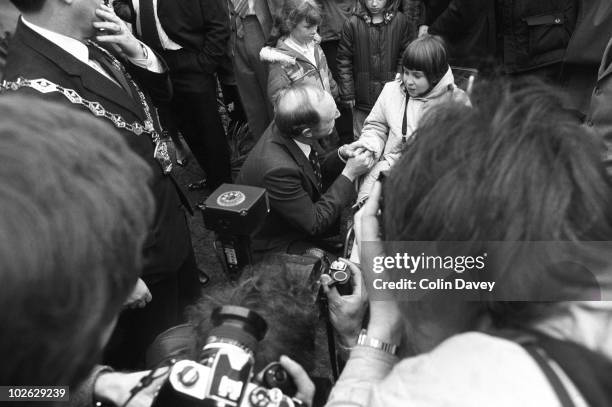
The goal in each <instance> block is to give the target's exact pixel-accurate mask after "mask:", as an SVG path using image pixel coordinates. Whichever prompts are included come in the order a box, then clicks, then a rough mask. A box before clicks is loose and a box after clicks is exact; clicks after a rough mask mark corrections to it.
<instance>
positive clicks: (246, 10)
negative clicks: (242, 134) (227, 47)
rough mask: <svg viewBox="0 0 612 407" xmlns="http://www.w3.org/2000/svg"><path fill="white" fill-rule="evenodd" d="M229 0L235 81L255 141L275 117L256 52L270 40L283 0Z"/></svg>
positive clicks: (266, 73) (264, 66)
mask: <svg viewBox="0 0 612 407" xmlns="http://www.w3.org/2000/svg"><path fill="white" fill-rule="evenodd" d="M228 3H229V6H230V26H231V30H232V37H231V55H232V62H233V64H234V73H235V75H236V84H237V85H238V91H239V92H240V99H241V100H242V106H244V110H245V112H246V116H247V120H248V122H249V129H250V130H251V133H252V134H253V136H254V138H255V140H257V139H259V137H261V135H262V134H263V132H264V131H265V130H266V128H267V127H268V125H269V124H270V122H271V121H272V118H273V117H274V113H273V111H272V106H271V104H270V99H269V98H268V67H267V66H266V65H265V64H264V63H263V62H262V61H261V60H260V59H259V51H260V50H261V48H262V47H263V46H264V45H265V44H266V42H267V41H268V40H269V39H270V34H271V31H272V27H273V25H274V24H273V21H274V18H275V17H279V16H280V13H281V8H282V6H283V0H228ZM272 45H276V44H272Z"/></svg>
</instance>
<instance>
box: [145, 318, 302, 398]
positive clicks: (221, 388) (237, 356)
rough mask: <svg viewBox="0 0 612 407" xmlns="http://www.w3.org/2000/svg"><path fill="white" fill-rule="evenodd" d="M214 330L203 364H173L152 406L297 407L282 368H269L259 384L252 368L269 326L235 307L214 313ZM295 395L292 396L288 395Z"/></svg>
mask: <svg viewBox="0 0 612 407" xmlns="http://www.w3.org/2000/svg"><path fill="white" fill-rule="evenodd" d="M212 322H213V325H214V328H213V329H212V330H211V331H210V334H209V336H208V337H207V339H206V344H205V345H204V346H203V348H202V352H201V354H200V360H199V361H198V362H196V361H193V360H180V361H178V362H176V363H174V364H173V365H172V366H171V368H170V372H169V375H168V378H167V380H166V382H165V383H164V385H162V387H161V389H160V391H159V393H158V395H157V397H156V399H155V401H154V403H153V407H294V406H301V405H302V403H301V402H300V401H299V400H297V399H293V398H291V396H293V395H295V392H296V391H297V389H296V386H295V384H294V383H293V380H292V379H291V377H290V376H289V374H288V373H287V372H286V371H285V370H284V369H283V367H282V366H281V365H280V364H279V363H272V364H270V365H268V366H266V367H265V368H264V369H263V371H262V373H261V374H260V375H258V376H261V379H260V380H257V379H256V378H255V377H254V373H253V366H254V363H255V351H256V349H257V344H258V342H259V341H260V340H261V339H263V337H264V335H265V333H266V330H267V325H266V322H265V321H264V319H263V318H262V317H261V316H259V315H258V314H257V313H255V312H253V311H251V310H249V309H246V308H243V307H237V306H224V307H219V308H215V310H213V313H212ZM289 392H293V394H286V393H289Z"/></svg>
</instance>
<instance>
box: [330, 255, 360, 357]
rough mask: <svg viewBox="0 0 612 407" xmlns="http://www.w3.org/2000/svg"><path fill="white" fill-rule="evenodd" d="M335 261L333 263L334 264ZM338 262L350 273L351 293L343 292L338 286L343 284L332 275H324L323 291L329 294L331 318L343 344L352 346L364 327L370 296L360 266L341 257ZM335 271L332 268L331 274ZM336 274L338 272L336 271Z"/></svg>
mask: <svg viewBox="0 0 612 407" xmlns="http://www.w3.org/2000/svg"><path fill="white" fill-rule="evenodd" d="M334 263H336V262H334ZM334 263H332V266H333V265H334ZM338 263H341V264H343V265H344V270H345V274H349V277H348V283H350V284H351V292H350V294H346V295H343V294H341V293H340V292H339V291H340V290H339V289H337V287H338V286H342V284H338V282H337V281H336V280H335V279H333V278H332V277H328V276H326V275H322V276H321V280H322V281H321V282H322V287H323V292H324V293H325V294H326V295H327V302H328V308H329V318H330V320H331V322H332V325H333V326H334V328H335V330H336V333H337V334H338V336H339V337H340V339H341V340H342V342H343V344H344V345H346V346H349V347H352V346H354V345H355V344H356V343H357V336H358V335H359V331H360V330H361V328H362V323H363V318H364V315H365V312H366V309H367V305H368V297H367V293H366V290H365V287H364V286H363V279H362V277H361V270H360V269H359V267H358V266H357V265H356V264H354V263H352V262H350V261H348V260H345V259H340V261H338ZM333 273H334V270H333V269H332V268H330V274H332V275H333ZM335 274H338V273H337V272H336V273H335ZM326 282H327V283H326ZM343 291H344V290H343ZM345 292H346V291H345Z"/></svg>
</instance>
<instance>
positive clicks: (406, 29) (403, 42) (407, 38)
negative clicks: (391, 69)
mask: <svg viewBox="0 0 612 407" xmlns="http://www.w3.org/2000/svg"><path fill="white" fill-rule="evenodd" d="M397 18H398V19H399V20H398V22H399V23H400V29H399V31H400V33H401V34H400V35H401V37H400V49H399V53H398V56H397V71H396V72H402V56H403V55H404V51H405V50H406V47H407V46H408V44H410V42H412V40H414V38H415V32H416V28H414V27H413V26H412V22H411V21H410V20H409V19H408V18H406V16H405V15H403V14H398V16H397Z"/></svg>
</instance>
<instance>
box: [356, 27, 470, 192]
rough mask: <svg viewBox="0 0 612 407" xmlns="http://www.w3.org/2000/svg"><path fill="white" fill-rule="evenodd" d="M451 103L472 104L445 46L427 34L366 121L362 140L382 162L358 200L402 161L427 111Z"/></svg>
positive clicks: (408, 55) (412, 47)
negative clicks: (395, 164)
mask: <svg viewBox="0 0 612 407" xmlns="http://www.w3.org/2000/svg"><path fill="white" fill-rule="evenodd" d="M448 101H455V102H458V103H463V104H466V105H468V106H470V105H471V104H470V100H469V97H468V96H467V95H466V94H465V92H464V91H463V90H461V89H459V88H458V87H457V86H456V85H455V82H454V78H453V73H452V71H451V69H450V66H449V65H448V60H447V53H446V49H445V47H444V43H443V42H442V40H441V39H440V38H439V37H435V36H432V35H429V34H426V35H424V36H422V37H420V38H418V39H416V40H414V41H413V42H411V43H410V44H409V45H408V47H407V48H406V51H405V52H404V55H403V56H402V75H401V78H400V79H398V80H395V81H393V82H389V83H387V84H386V85H385V87H384V89H383V90H382V92H381V94H380V96H379V97H378V99H377V100H376V103H375V104H374V107H373V108H372V111H371V112H370V114H369V115H368V117H367V118H366V120H365V123H364V125H363V130H362V132H361V137H360V138H359V140H360V141H362V142H363V144H364V145H365V146H366V147H367V148H368V149H369V150H370V151H372V152H373V153H374V157H375V159H377V160H378V162H377V163H376V164H375V165H374V166H373V167H372V169H371V170H370V172H369V173H368V174H367V175H366V176H365V177H364V179H363V180H362V183H361V185H360V188H359V193H358V197H357V199H358V200H363V199H365V197H367V196H368V194H369V192H370V189H371V188H372V185H374V182H375V181H376V179H377V178H378V175H379V173H380V172H381V171H385V170H388V169H390V168H391V166H392V165H393V164H394V163H395V162H396V161H397V160H398V158H399V157H400V155H401V151H402V148H403V147H404V146H405V145H406V143H407V141H408V140H409V139H410V137H412V134H413V132H414V131H415V130H416V128H417V126H418V124H419V120H420V119H421V117H423V115H424V114H425V112H426V111H427V110H428V109H431V108H432V107H433V106H436V105H438V104H440V103H443V102H448Z"/></svg>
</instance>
